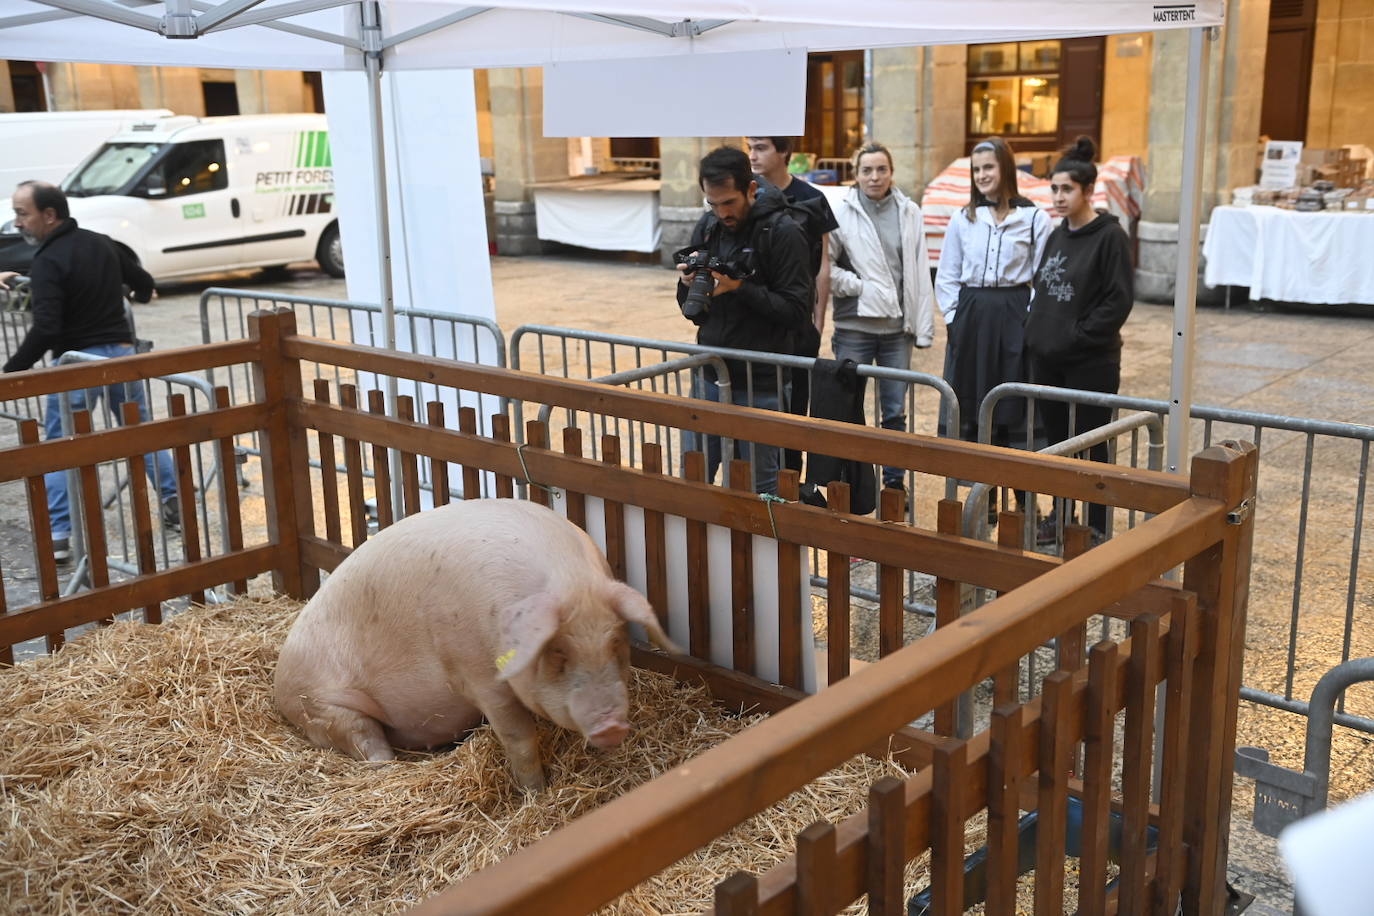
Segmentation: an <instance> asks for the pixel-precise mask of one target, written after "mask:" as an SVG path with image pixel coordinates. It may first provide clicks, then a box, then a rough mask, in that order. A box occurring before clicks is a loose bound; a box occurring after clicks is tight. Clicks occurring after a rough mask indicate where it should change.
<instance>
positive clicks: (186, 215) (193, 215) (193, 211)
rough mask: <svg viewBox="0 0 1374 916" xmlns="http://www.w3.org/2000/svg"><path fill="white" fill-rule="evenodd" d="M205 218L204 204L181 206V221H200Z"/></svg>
mask: <svg viewBox="0 0 1374 916" xmlns="http://www.w3.org/2000/svg"><path fill="white" fill-rule="evenodd" d="M204 216H205V204H182V205H181V218H182V219H201V218H202V217H204Z"/></svg>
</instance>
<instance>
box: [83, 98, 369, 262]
mask: <svg viewBox="0 0 1374 916" xmlns="http://www.w3.org/2000/svg"><path fill="white" fill-rule="evenodd" d="M62 187H63V190H65V191H66V192H67V199H68V202H69V203H70V205H71V212H72V216H73V217H75V218H76V221H77V223H78V224H79V225H80V226H82V228H85V229H91V230H93V231H95V232H101V233H104V234H105V235H108V236H109V237H110V238H112V239H114V240H115V242H116V243H118V244H120V245H122V246H124V247H125V248H127V249H129V251H131V252H132V253H133V255H134V256H135V257H136V258H138V260H139V262H140V263H141V264H142V265H143V268H144V269H145V270H147V271H148V272H149V273H150V274H152V275H153V277H154V279H156V280H158V281H162V280H167V279H172V278H175V277H187V276H192V275H195V274H203V273H212V272H218V271H224V270H238V269H241V268H249V267H277V266H285V265H286V264H288V263H291V262H293V261H309V260H315V261H318V262H319V264H320V267H321V268H323V269H324V270H325V271H326V272H328V273H329V274H330V275H331V276H335V277H342V276H343V272H344V267H343V246H342V245H341V244H340V242H339V222H338V214H337V212H336V211H335V209H334V169H333V159H332V158H331V156H330V152H329V132H328V127H327V124H326V121H325V117H324V115H315V114H308V115H251V116H235V117H226V118H192V117H174V118H166V119H162V120H155V121H149V122H147V123H144V124H136V125H134V126H133V127H132V129H131V130H129V131H128V132H127V133H124V134H120V135H118V136H114V137H111V138H110V139H109V140H107V141H106V142H105V144H104V145H103V146H101V147H100V148H99V149H98V150H96V151H95V152H94V153H92V154H91V155H90V157H89V158H87V160H86V161H85V162H84V163H82V165H81V166H80V167H79V168H77V169H76V170H75V171H73V172H72V173H71V175H69V176H68V177H67V180H66V181H64V182H63V183H62Z"/></svg>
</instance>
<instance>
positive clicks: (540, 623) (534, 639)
mask: <svg viewBox="0 0 1374 916" xmlns="http://www.w3.org/2000/svg"><path fill="white" fill-rule="evenodd" d="M560 623H561V620H560V618H559V613H558V602H557V601H556V600H555V599H554V597H553V596H552V595H549V594H545V593H542V592H541V593H540V594H537V595H531V596H530V597H528V598H526V599H525V600H523V601H518V602H516V603H515V604H513V605H511V606H510V607H508V608H507V609H506V613H505V616H504V617H502V618H501V653H500V654H499V655H497V656H496V658H495V659H494V661H495V663H496V679H497V680H500V681H506V680H509V679H511V678H512V677H514V676H515V675H517V674H519V673H520V672H521V671H524V670H525V668H527V667H528V666H529V664H530V662H532V661H534V660H535V659H536V658H538V657H539V653H540V652H542V651H543V650H544V646H545V644H546V643H548V641H549V640H550V639H552V638H553V635H554V634H555V633H557V632H558V627H559V625H560Z"/></svg>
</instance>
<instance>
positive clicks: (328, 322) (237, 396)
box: [200, 287, 508, 495]
mask: <svg viewBox="0 0 1374 916" xmlns="http://www.w3.org/2000/svg"><path fill="white" fill-rule="evenodd" d="M268 308H290V309H291V310H292V311H294V312H295V313H296V326H297V328H299V330H300V332H301V333H302V334H307V335H309V336H311V337H319V338H322V339H324V340H331V341H343V342H346V343H356V344H360V345H362V346H367V347H382V346H385V342H384V341H385V334H384V332H383V329H382V307H381V306H380V305H377V304H375V303H371V302H351V301H347V300H341V299H320V298H315V297H311V296H296V295H290V294H287V293H269V292H256V291H251V290H237V289H226V288H221V287H211V288H210V289H207V290H205V291H204V292H203V293H201V296H200V330H201V341H202V342H204V343H210V342H212V341H221V340H239V339H242V338H244V337H247V336H248V316H249V314H251V313H252V312H255V311H257V310H259V309H268ZM396 344H397V347H398V348H399V349H401V350H405V351H407V352H412V353H417V354H420V355H422V356H434V357H439V358H442V359H459V360H464V361H467V362H476V363H481V364H482V365H487V366H497V367H501V368H504V367H505V366H506V338H505V334H504V333H503V332H502V330H501V328H500V326H499V325H498V324H497V323H496V322H495V321H492V320H491V319H489V318H483V317H481V316H479V315H464V314H459V313H456V312H442V311H435V310H432V309H418V308H398V309H396ZM308 365H310V366H311V370H312V372H313V378H316V379H319V378H328V379H329V380H330V381H331V382H333V383H334V385H335V387H336V388H337V386H338V385H339V384H345V383H352V384H356V385H357V386H358V390H359V395H360V398H364V399H365V398H366V395H367V393H368V392H369V391H381V390H384V389H385V388H387V387H388V384H387V380H386V379H384V378H381V377H378V376H375V375H373V374H371V373H361V374H356V375H355V374H352V373H350V374H348V376H347V377H345V374H344V373H343V372H342V371H341V370H339V369H338V367H330V368H329V369H328V371H325V370H322V369H321V367H320V366H319V365H317V364H308ZM224 371H225V372H226V373H227V375H228V381H227V382H224V381H223V380H219V379H217V377H216V370H214V369H211V370H209V372H208V375H209V379H210V383H211V385H212V386H213V385H215V384H216V383H219V384H227V385H228V387H229V390H230V392H231V394H230V397H231V398H232V399H233V401H234V402H235V403H238V402H240V401H241V400H251V399H252V398H253V390H252V377H251V374H250V373H248V372H245V371H243V370H241V369H238V368H236V367H233V366H230V367H228V368H227V369H226V370H224ZM395 387H396V393H397V394H399V395H408V396H410V397H411V398H412V399H413V402H414V403H415V404H416V405H423V404H425V403H427V402H428V401H431V400H436V399H440V400H442V399H443V398H442V397H441V393H440V392H439V391H438V389H436V388H435V387H434V386H433V385H429V384H426V383H423V382H418V381H414V380H411V379H403V380H399V382H398V383H397V385H396V386H395ZM449 400H452V398H450V399H449ZM363 406H366V400H364V401H363ZM446 406H447V407H448V408H449V409H450V413H449V421H450V423H453V422H456V420H457V408H459V407H464V406H470V407H475V408H476V409H477V410H476V412H477V423H478V431H479V433H480V434H482V435H488V434H489V433H490V429H489V424H490V419H491V417H492V415H493V414H504V413H505V412H506V410H507V406H508V405H507V402H506V399H504V398H493V397H486V396H483V397H482V398H480V399H479V398H476V397H470V396H464V398H463V399H462V400H461V402H454V403H449V404H447V405H446ZM421 419H423V418H421ZM238 449H239V451H240V453H241V454H243V455H257V454H259V449H258V443H257V435H256V434H255V433H253V434H247V435H245V436H243V437H241V441H240V442H239V444H238ZM371 461H372V459H371V456H370V455H364V459H363V464H364V468H363V473H364V475H365V476H367V477H372V476H373V470H372V466H371ZM314 466H316V467H318V466H319V464H318V462H315V464H314ZM421 476H422V479H421V481H420V486H421V489H423V490H425V491H429V490H431V489H432V482H431V481H430V479H429V470H428V468H427V467H426V468H422V470H421ZM393 482H394V483H395V485H397V486H399V484H400V477H399V474H394V475H393ZM493 485H494V484H493V480H492V479H491V478H490V475H483V477H482V486H483V490H484V494H483V495H490V494H488V493H486V492H485V491H486V490H487V489H489V488H490V487H492V486H493Z"/></svg>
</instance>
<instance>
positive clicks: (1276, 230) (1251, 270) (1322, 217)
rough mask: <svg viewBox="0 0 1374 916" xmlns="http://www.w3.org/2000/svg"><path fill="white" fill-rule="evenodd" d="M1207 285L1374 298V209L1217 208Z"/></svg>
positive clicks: (1310, 297)
mask: <svg viewBox="0 0 1374 916" xmlns="http://www.w3.org/2000/svg"><path fill="white" fill-rule="evenodd" d="M1202 253H1203V256H1204V257H1206V259H1207V270H1206V273H1205V274H1204V275H1203V276H1204V279H1205V280H1206V282H1207V285H1208V286H1222V285H1227V286H1248V287H1250V298H1251V299H1274V300H1276V301H1279V302H1310V303H1314V304H1316V305H1342V304H1344V303H1360V304H1363V305H1374V215H1370V214H1363V213H1338V212H1329V211H1322V212H1318V213H1301V212H1298V211H1296V210H1280V209H1279V208H1278V207H1217V208H1216V209H1215V210H1213V211H1212V218H1211V221H1210V224H1209V225H1208V227H1207V240H1206V242H1205V243H1204V244H1203V246H1202Z"/></svg>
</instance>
